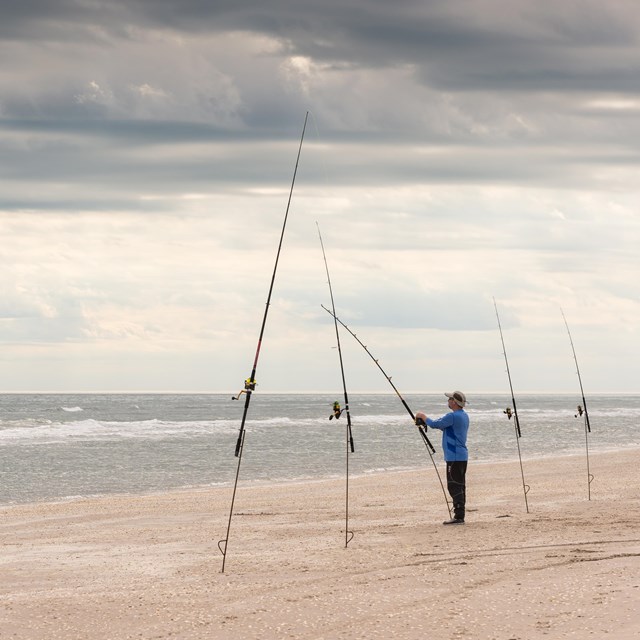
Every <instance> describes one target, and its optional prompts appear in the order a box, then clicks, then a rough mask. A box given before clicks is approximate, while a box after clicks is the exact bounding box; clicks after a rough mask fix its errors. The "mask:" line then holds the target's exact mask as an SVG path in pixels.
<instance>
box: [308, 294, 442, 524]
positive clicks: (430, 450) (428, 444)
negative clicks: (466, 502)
mask: <svg viewBox="0 0 640 640" xmlns="http://www.w3.org/2000/svg"><path fill="white" fill-rule="evenodd" d="M320 306H321V307H322V308H323V309H324V310H325V311H326V312H327V313H328V314H329V315H332V316H333V317H334V319H335V320H336V321H337V322H339V323H340V324H341V325H342V326H343V327H344V328H345V329H346V330H347V331H348V332H349V333H350V334H351V335H352V336H353V337H354V338H355V339H356V342H357V343H358V344H359V345H360V346H361V347H362V348H363V349H364V350H365V351H366V352H367V354H368V356H369V357H370V358H371V359H372V360H373V361H374V362H375V364H376V366H377V367H378V369H380V371H381V372H382V375H383V376H384V377H385V378H386V379H387V382H388V383H389V384H390V385H391V387H392V388H393V390H394V391H395V392H396V395H397V396H398V398H400V402H402V404H403V406H404V408H405V409H406V410H407V412H408V413H409V415H410V416H411V420H413V423H414V424H415V425H416V426H417V427H418V431H419V432H420V435H421V436H422V439H423V441H424V444H425V446H426V447H427V452H428V453H429V457H430V458H431V462H432V463H433V468H434V469H435V470H436V475H437V476H438V480H439V482H440V487H441V488H442V495H443V496H444V500H445V503H446V505H447V511H448V512H449V517H451V506H450V504H449V499H448V498H447V493H446V491H445V488H444V484H443V483H442V478H441V477H440V472H439V471H438V465H437V464H436V461H435V460H434V458H433V454H434V453H435V452H436V450H435V448H434V446H433V445H432V444H431V441H430V440H429V437H428V436H427V431H426V425H425V424H424V422H422V420H416V417H415V415H414V414H413V411H411V408H410V407H409V405H408V404H407V402H406V400H405V399H404V398H403V397H402V395H401V394H400V391H398V388H397V387H396V385H395V384H393V382H392V381H391V376H389V375H387V372H386V371H385V370H384V369H383V368H382V366H381V365H380V363H379V362H378V360H377V359H376V358H375V357H374V356H373V354H372V353H371V351H369V349H367V346H366V345H365V344H364V343H363V342H362V341H361V340H360V338H358V336H357V335H356V334H355V333H354V332H353V331H351V329H349V327H348V326H347V325H346V324H345V323H344V322H342V320H340V318H338V316H336V315H335V313H332V312H331V311H329V309H327V307H325V306H324V305H320Z"/></svg>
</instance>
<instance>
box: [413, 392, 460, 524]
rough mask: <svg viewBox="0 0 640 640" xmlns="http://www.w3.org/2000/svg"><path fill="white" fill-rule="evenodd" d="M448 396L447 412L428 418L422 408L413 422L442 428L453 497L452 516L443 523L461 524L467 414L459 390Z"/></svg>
mask: <svg viewBox="0 0 640 640" xmlns="http://www.w3.org/2000/svg"><path fill="white" fill-rule="evenodd" d="M444 395H445V396H447V398H449V401H448V405H449V409H451V411H450V413H447V414H445V415H443V416H442V417H441V418H438V419H437V420H432V419H431V418H428V417H427V416H426V415H425V414H424V413H423V412H422V411H418V413H416V423H417V424H420V421H422V422H423V423H424V424H426V425H427V426H428V427H431V428H432V429H440V430H441V431H442V450H443V451H444V459H445V462H446V463H447V489H448V491H449V495H450V496H451V500H452V501H453V518H451V520H446V521H445V522H443V523H442V524H464V510H465V502H466V480H465V476H466V473H467V461H468V459H469V452H468V451H467V432H468V431H469V416H468V415H467V412H466V411H465V410H464V406H465V405H466V404H467V398H466V396H465V395H464V393H462V391H454V392H453V393H445V394H444Z"/></svg>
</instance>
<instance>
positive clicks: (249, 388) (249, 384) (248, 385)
mask: <svg viewBox="0 0 640 640" xmlns="http://www.w3.org/2000/svg"><path fill="white" fill-rule="evenodd" d="M308 118H309V112H308V111H307V113H306V115H305V117H304V125H303V126H302V135H301V136H300V145H299V147H298V155H297V157H296V165H295V168H294V170H293V179H292V180H291V189H290V190H289V199H288V201H287V208H286V211H285V214H284V222H283V223H282V230H281V232H280V242H279V243H278V251H277V253H276V261H275V264H274V266H273V275H272V276H271V284H270V286H269V293H268V295H267V304H266V306H265V310H264V315H263V317H262V325H261V327H260V335H259V336H258V346H257V348H256V355H255V358H254V360H253V367H252V369H251V375H250V376H249V377H248V378H247V379H246V380H245V381H244V389H242V391H241V392H240V393H238V396H237V397H235V396H234V397H233V398H232V399H234V400H237V399H239V398H240V396H241V395H242V394H243V393H244V394H245V400H244V410H243V412H242V421H241V423H240V431H239V433H238V440H237V442H236V451H235V456H236V458H238V466H237V469H236V478H235V482H234V484H233V494H232V496H231V507H230V509H229V522H228V524H227V535H226V537H225V538H223V539H222V540H219V541H218V549H220V553H222V573H224V565H225V562H226V560H227V545H228V542H229V532H230V530H231V519H232V517H233V505H234V503H235V499H236V490H237V488H238V478H239V476H240V463H241V462H242V450H243V448H244V437H245V422H246V420H247V413H248V411H249V403H250V402H251V395H252V393H253V391H254V390H255V388H256V384H257V382H256V370H257V368H258V358H259V357H260V348H261V347H262V338H263V336H264V328H265V326H266V324H267V315H268V314H269V305H270V304H271V294H272V292H273V285H274V283H275V280H276V272H277V270H278V261H279V259H280V251H281V249H282V241H283V239H284V231H285V229H286V226H287V218H288V217H289V207H290V206H291V197H292V195H293V186H294V185H295V182H296V174H297V173H298V164H299V162H300V153H301V151H302V141H303V140H304V132H305V130H306V128H307V119H308ZM223 543H224V548H223V546H222V544H223Z"/></svg>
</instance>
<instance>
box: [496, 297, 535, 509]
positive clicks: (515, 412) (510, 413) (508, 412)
mask: <svg viewBox="0 0 640 640" xmlns="http://www.w3.org/2000/svg"><path fill="white" fill-rule="evenodd" d="M493 306H494V307H495V310H496V318H497V319H498V329H499V330H500V341H501V342H502V353H504V363H505V365H506V367H507V378H509V389H511V402H512V403H513V411H512V410H511V407H507V408H506V409H505V410H504V413H505V414H506V416H507V418H508V419H509V420H511V418H512V417H513V424H514V427H515V431H516V444H517V445H518V460H520V475H521V476H522V490H523V492H524V505H525V507H526V509H527V513H529V502H528V500H527V493H529V489H530V488H531V487H530V486H529V485H528V484H526V483H525V481H524V468H523V466H522V454H521V453H520V438H521V437H522V432H521V431H520V419H519V418H518V409H517V408H516V398H515V396H514V394H513V384H512V383H511V372H510V371H509V360H507V349H506V347H505V346H504V336H503V335H502V325H501V324H500V316H499V315H498V305H497V304H496V299H495V298H494V299H493Z"/></svg>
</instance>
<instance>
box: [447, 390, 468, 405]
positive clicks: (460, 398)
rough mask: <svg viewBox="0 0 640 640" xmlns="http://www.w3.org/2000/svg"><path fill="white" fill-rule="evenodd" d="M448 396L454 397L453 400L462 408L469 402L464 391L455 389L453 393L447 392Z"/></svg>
mask: <svg viewBox="0 0 640 640" xmlns="http://www.w3.org/2000/svg"><path fill="white" fill-rule="evenodd" d="M444 395H445V396H447V398H453V401H454V402H455V403H456V404H457V405H458V406H459V407H460V408H461V409H462V408H463V407H464V405H465V404H467V396H465V395H464V393H462V391H453V392H451V393H445V394H444Z"/></svg>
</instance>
